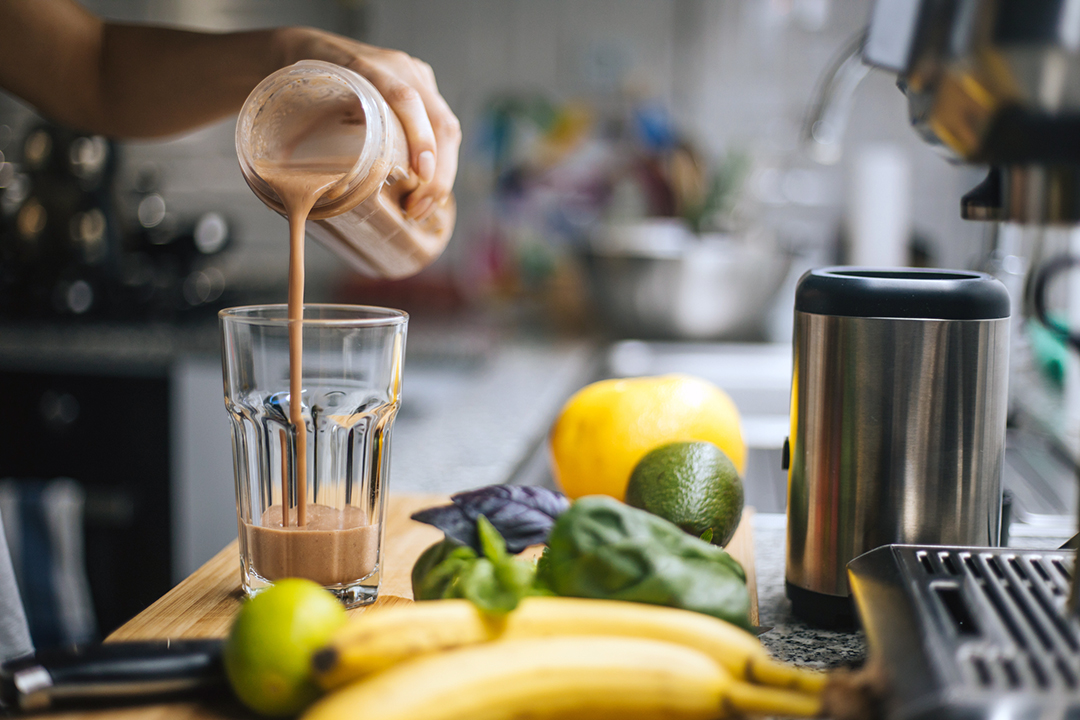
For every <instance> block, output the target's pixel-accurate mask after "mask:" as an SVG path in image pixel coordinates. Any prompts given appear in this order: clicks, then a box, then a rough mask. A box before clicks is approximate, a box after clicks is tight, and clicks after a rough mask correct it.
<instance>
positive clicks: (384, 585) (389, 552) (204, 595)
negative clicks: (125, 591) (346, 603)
mask: <svg viewBox="0 0 1080 720" xmlns="http://www.w3.org/2000/svg"><path fill="white" fill-rule="evenodd" d="M446 500H447V498H446V496H445V495H423V494H405V493H399V494H391V496H390V498H389V502H388V503H387V511H386V517H385V546H384V551H383V558H382V560H383V564H384V566H385V568H386V571H385V572H384V573H383V576H382V579H381V583H380V591H379V598H378V600H376V602H375V603H374V605H372V606H370V607H388V606H392V605H396V604H400V603H403V602H411V598H412V588H411V579H410V575H411V569H412V565H413V563H414V562H415V560H416V558H417V557H418V556H419V554H420V553H421V552H423V550H424V549H425V548H427V547H428V546H430V545H431V544H432V543H434V542H437V541H438V540H439V539H440V538H441V537H442V533H441V532H440V531H439V530H437V529H436V528H434V527H431V526H429V525H424V524H421V523H418V522H415V521H413V520H412V519H410V515H411V514H412V513H413V512H415V511H417V510H420V509H423V508H426V507H430V506H431V505H435V504H441V503H443V502H446ZM751 514H752V513H749V512H748V513H747V515H746V516H744V518H745V517H749V516H750V515H751ZM752 532H753V531H752V529H751V526H750V525H749V524H745V523H744V524H743V525H740V527H739V529H738V530H737V531H736V533H735V536H734V537H732V540H731V542H730V543H729V545H728V547H729V550H730V551H731V553H732V555H733V556H734V557H736V558H738V559H742V561H743V562H744V564H745V563H746V561H747V559H748V558H749V556H750V555H751V553H752V549H751V546H752V540H751V538H752ZM237 553H238V550H237V545H236V541H233V542H232V543H230V544H229V545H227V546H226V547H225V548H224V549H222V550H221V551H220V552H218V553H217V555H215V556H214V557H213V558H212V559H211V560H210V561H209V562H207V563H206V564H205V565H203V566H202V567H201V568H199V569H198V570H197V571H195V572H194V573H193V574H192V575H191V576H190V577H188V578H186V579H185V580H184V581H182V582H181V583H180V584H179V585H177V586H176V587H175V588H173V589H172V590H171V591H169V592H168V593H167V594H166V595H165V596H164V597H162V598H161V599H159V600H158V601H157V602H155V603H154V604H153V605H151V606H150V607H149V608H147V609H146V610H144V611H143V612H142V613H140V614H139V615H137V616H136V617H134V618H132V619H131V620H130V621H129V622H127V623H125V624H124V625H123V626H121V627H120V628H119V629H118V630H116V631H115V632H114V633H113V634H112V635H110V636H109V638H108V641H129V640H147V639H158V638H169V639H177V638H220V637H223V636H224V635H225V634H226V633H227V632H228V629H229V627H230V625H231V624H232V620H233V618H234V617H235V615H236V612H237V610H238V609H239V607H240V601H241V599H242V592H241V590H240V576H239V573H238V572H237V570H238V556H237ZM747 577H748V580H750V581H753V577H754V574H753V568H748V572H747ZM752 587H756V586H752ZM755 601H756V598H755V597H754V595H753V594H751V603H752V604H753V603H754V602H755ZM366 610H367V608H356V609H353V610H350V611H349V613H350V614H351V615H356V614H358V613H362V612H365V611H366ZM751 619H752V620H754V619H755V618H753V616H752V617H751ZM49 717H52V718H63V719H64V720H98V719H101V720H104V718H121V719H123V718H132V719H134V718H147V717H152V718H157V719H158V720H181V719H185V720H217V719H224V718H246V717H254V715H253V714H252V713H250V712H247V711H245V710H244V708H242V707H240V706H239V705H238V703H236V702H235V701H234V700H231V699H228V698H226V699H220V698H215V699H208V700H207V701H205V702H173V703H163V704H158V705H152V706H141V707H129V708H109V709H105V710H96V711H87V712H71V713H63V714H52V715H49Z"/></svg>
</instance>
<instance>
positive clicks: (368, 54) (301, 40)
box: [279, 27, 461, 219]
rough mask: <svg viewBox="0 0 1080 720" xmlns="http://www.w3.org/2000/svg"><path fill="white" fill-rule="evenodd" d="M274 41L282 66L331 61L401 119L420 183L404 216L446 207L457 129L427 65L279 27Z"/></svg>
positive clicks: (314, 32) (380, 50)
mask: <svg viewBox="0 0 1080 720" xmlns="http://www.w3.org/2000/svg"><path fill="white" fill-rule="evenodd" d="M279 41H280V43H281V48H282V66H283V67H284V66H286V65H291V64H293V63H294V62H297V61H299V60H323V61H325V62H332V63H335V64H337V65H341V66H343V67H347V68H349V69H350V70H352V71H354V72H357V73H359V74H360V75H363V76H364V77H365V78H367V79H368V80H370V81H371V84H372V85H374V86H375V88H376V89H377V90H378V91H379V92H380V93H382V96H383V97H384V98H386V102H387V104H389V105H390V107H391V108H392V109H393V110H394V112H395V113H396V114H397V116H398V118H399V119H400V120H401V125H402V127H403V128H404V130H405V137H406V138H407V139H408V141H409V156H410V162H411V163H412V169H413V170H414V171H415V172H416V174H417V176H418V177H419V178H420V181H421V183H420V186H419V187H418V188H417V189H416V190H414V191H413V192H411V193H410V194H409V196H408V197H407V198H405V212H406V213H407V214H408V215H409V217H411V218H413V219H423V218H425V217H427V216H428V215H430V214H431V212H432V211H433V210H434V209H435V208H436V207H438V206H440V205H442V204H444V203H446V201H447V200H448V198H449V196H450V190H451V188H452V187H453V186H454V177H455V176H456V175H457V165H458V149H459V147H460V146H461V124H460V123H459V122H458V119H457V116H455V115H454V113H453V111H452V110H451V109H450V106H449V105H447V104H446V100H444V99H443V97H442V95H440V94H439V88H438V86H437V85H436V84H435V73H434V72H433V71H432V69H431V66H430V65H428V64H427V63H426V62H424V61H423V60H419V59H417V58H414V57H412V56H411V55H409V54H408V53H405V52H401V51H400V50H388V49H386V48H380V47H376V46H374V45H367V44H365V43H362V42H358V41H356V40H351V39H349V38H346V37H342V36H340V35H334V34H333V33H329V32H324V31H322V30H316V29H314V28H303V27H292V28H282V29H281V30H280V31H279Z"/></svg>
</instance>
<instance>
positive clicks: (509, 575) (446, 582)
mask: <svg viewBox="0 0 1080 720" xmlns="http://www.w3.org/2000/svg"><path fill="white" fill-rule="evenodd" d="M476 530H477V534H478V536H479V544H480V548H481V550H482V552H483V555H482V556H481V555H478V554H477V552H476V551H475V550H473V549H472V548H471V547H469V546H468V545H464V544H462V543H460V542H459V541H457V540H455V539H453V538H451V537H449V536H447V537H446V538H444V539H443V541H442V542H439V543H436V544H435V545H432V546H431V547H429V548H428V549H427V550H425V551H424V552H423V553H422V554H421V555H420V557H419V559H417V561H416V564H415V565H414V566H413V572H412V584H413V596H414V597H415V598H416V599H417V600H437V599H440V598H465V599H467V600H469V601H470V602H471V603H473V604H474V605H476V607H478V608H480V609H481V610H483V611H484V612H487V613H494V614H501V613H508V612H510V611H511V610H513V609H514V608H516V607H517V605H518V603H519V602H521V598H523V597H525V596H526V595H530V594H535V591H534V589H533V581H534V579H535V576H536V569H535V566H534V564H533V563H531V562H529V561H527V560H518V559H517V558H515V557H513V556H511V555H510V554H508V553H507V551H506V541H505V540H503V537H502V535H500V534H499V531H498V530H496V529H495V526H494V525H492V524H491V523H490V522H488V519H487V518H486V517H484V516H483V515H480V516H479V517H478V518H477V522H476Z"/></svg>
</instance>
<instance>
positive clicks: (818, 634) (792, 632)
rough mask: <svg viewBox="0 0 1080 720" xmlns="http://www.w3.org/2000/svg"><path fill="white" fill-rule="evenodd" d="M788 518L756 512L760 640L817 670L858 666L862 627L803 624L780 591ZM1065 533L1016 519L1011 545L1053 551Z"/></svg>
mask: <svg viewBox="0 0 1080 720" xmlns="http://www.w3.org/2000/svg"><path fill="white" fill-rule="evenodd" d="M786 531H787V518H786V516H785V515H783V514H779V513H759V514H757V515H755V516H754V563H755V567H756V570H757V590H758V612H759V617H760V624H761V626H762V627H769V628H771V629H770V630H769V631H768V632H766V633H763V634H762V635H761V642H762V644H764V645H765V647H766V648H768V649H769V652H771V653H772V654H773V655H774V656H775V657H777V658H779V659H781V660H786V661H788V662H792V663H795V664H796V665H803V666H806V667H814V668H821V669H828V668H836V667H847V666H853V665H860V664H862V662H863V660H865V658H866V638H865V636H864V635H863V633H862V631H861V630H855V631H849V632H842V631H836V630H822V629H819V628H813V627H810V626H809V625H807V624H806V623H805V622H803V621H802V620H800V619H798V618H797V617H795V616H794V615H792V613H791V603H790V602H789V601H788V599H787V597H786V596H785V595H784V561H785V553H786V548H787V544H786V536H785V533H786ZM1069 535H1071V530H1070V531H1069V532H1068V533H1063V532H1062V530H1061V527H1060V526H1048V527H1039V526H1035V525H1025V524H1017V523H1014V524H1013V526H1012V532H1011V534H1010V539H1009V546H1010V547H1015V548H1037V549H1040V550H1047V549H1054V548H1058V547H1060V546H1061V544H1062V543H1064V542H1065V541H1066V540H1067V539H1068V537H1069Z"/></svg>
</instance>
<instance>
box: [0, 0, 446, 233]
mask: <svg viewBox="0 0 1080 720" xmlns="http://www.w3.org/2000/svg"><path fill="white" fill-rule="evenodd" d="M303 59H316V60H325V61H328V62H334V63H338V64H340V65H344V66H346V67H349V68H351V69H353V70H355V71H357V72H359V73H360V74H362V75H364V76H365V77H367V78H368V79H369V80H370V81H371V82H372V84H373V85H375V87H376V88H378V90H379V91H380V92H381V93H382V94H383V96H384V97H386V99H387V102H388V103H389V104H390V106H391V107H392V108H393V109H394V111H395V112H396V113H397V114H398V116H399V117H400V118H401V120H402V126H403V127H404V129H405V134H406V137H407V138H408V141H409V151H410V155H411V160H412V166H413V169H414V170H415V171H416V172H417V174H418V175H419V176H420V177H421V178H422V179H424V180H427V181H429V182H426V183H425V184H423V185H421V187H420V188H418V189H417V190H416V191H415V192H414V193H412V194H411V195H410V196H409V198H408V199H407V200H406V209H407V210H408V212H409V213H410V214H411V215H413V216H421V215H423V214H425V213H426V212H428V211H429V210H430V209H431V208H432V207H433V206H434V204H435V203H438V202H442V201H443V200H445V198H446V197H447V195H448V194H449V192H450V188H451V187H452V185H453V181H454V176H455V175H456V172H457V153H458V147H459V145H460V135H461V133H460V126H459V125H458V122H457V118H456V117H454V114H453V112H452V111H451V110H450V108H449V107H448V106H447V104H446V102H445V100H443V98H442V96H441V95H440V94H439V92H438V88H437V87H436V85H435V78H434V73H432V71H431V68H430V66H428V65H427V64H426V63H423V62H422V61H420V60H417V59H415V58H412V57H410V56H409V55H407V54H406V53H402V52H398V51H394V50H386V49H383V48H378V47H375V46H372V45H366V44H364V43H360V42H357V41H355V40H350V39H348V38H344V37H341V36H338V35H334V34H332V33H328V32H324V31H321V30H315V29H312V28H275V29H270V30H255V31H249V32H237V33H203V32H192V31H187V30H178V29H174V28H164V27H154V26H145V25H125V24H120V23H111V22H106V21H102V20H101V19H100V18H97V17H96V16H94V15H93V14H91V13H90V12H88V11H87V10H85V9H84V8H82V7H81V6H79V5H78V4H76V3H75V2H73V1H72V0H0V87H2V88H4V89H6V90H9V91H11V92H12V93H14V94H15V95H17V96H19V97H21V98H23V99H24V100H26V101H27V102H28V103H30V104H31V105H33V106H34V107H35V108H37V109H38V110H39V111H40V112H41V113H42V114H44V115H46V116H48V117H50V118H52V119H54V120H56V121H57V122H59V123H62V124H64V125H68V126H70V127H74V128H77V129H80V130H84V131H87V132H95V133H101V134H104V135H109V136H112V137H121V138H144V137H161V136H166V135H172V134H175V133H179V132H183V131H186V130H190V129H193V128H195V127H198V126H200V125H204V124H206V123H209V122H212V121H214V120H217V119H220V118H222V117H225V116H227V115H229V114H231V113H234V112H236V111H237V110H238V109H239V108H240V106H241V105H242V104H243V102H244V99H245V98H246V97H247V95H248V93H249V92H251V89H252V88H254V87H255V85H256V84H258V83H259V81H261V80H262V79H263V78H264V77H266V76H267V75H269V74H270V73H272V72H274V71H275V70H277V69H279V68H281V67H284V66H286V65H290V64H292V63H294V62H296V61H298V60H303ZM428 153H430V154H428Z"/></svg>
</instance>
